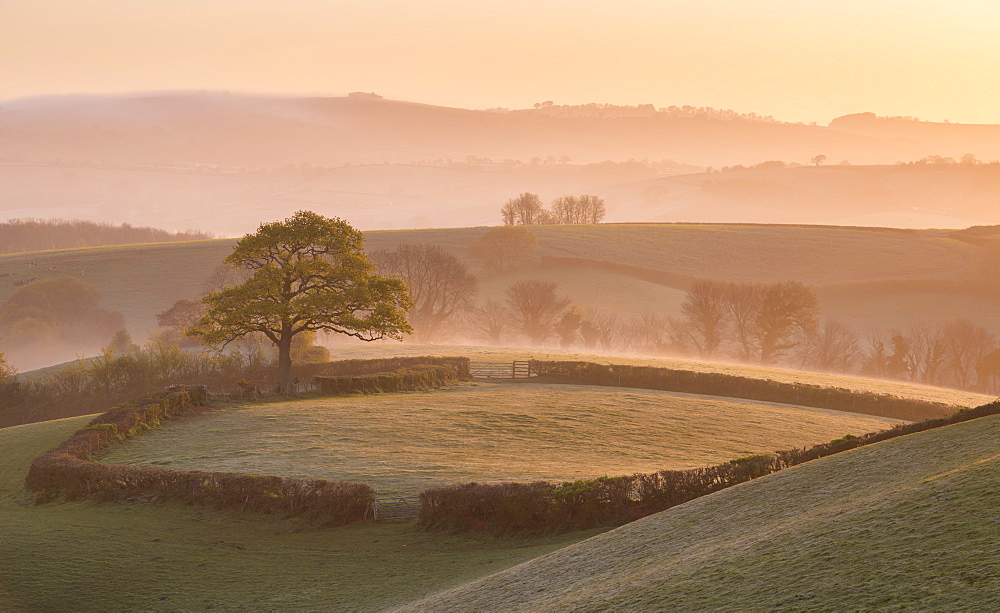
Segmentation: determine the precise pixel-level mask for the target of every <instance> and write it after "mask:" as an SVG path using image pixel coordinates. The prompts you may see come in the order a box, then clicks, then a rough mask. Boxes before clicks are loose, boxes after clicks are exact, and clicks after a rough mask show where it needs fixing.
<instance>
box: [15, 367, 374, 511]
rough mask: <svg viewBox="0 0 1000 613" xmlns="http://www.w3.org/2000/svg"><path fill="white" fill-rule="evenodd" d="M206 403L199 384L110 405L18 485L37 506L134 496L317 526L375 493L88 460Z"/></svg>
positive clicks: (340, 485) (363, 507)
mask: <svg viewBox="0 0 1000 613" xmlns="http://www.w3.org/2000/svg"><path fill="white" fill-rule="evenodd" d="M206 397H207V393H206V391H205V388H204V387H203V386H196V387H186V388H173V389H171V390H169V391H167V392H163V393H160V394H157V395H154V396H152V397H149V398H147V399H146V400H144V401H143V402H141V403H140V404H139V405H138V406H134V405H121V406H119V407H115V408H113V409H111V410H110V411H108V412H107V413H104V414H103V415H100V416H98V417H97V418H95V419H94V420H93V421H91V422H90V423H89V424H88V425H87V427H85V428H83V429H82V430H79V431H77V432H76V433H75V434H74V435H73V436H71V437H70V438H69V439H68V440H66V441H65V442H63V443H62V444H61V445H59V446H58V447H56V448H55V449H53V450H51V451H49V452H48V453H46V454H44V455H42V456H41V457H39V458H38V459H36V460H35V461H34V462H33V463H32V465H31V468H30V469H29V471H28V476H27V479H26V480H25V484H26V485H27V487H28V489H30V490H32V491H34V492H35V493H36V501H37V502H45V501H47V500H50V499H53V498H56V497H59V496H63V497H66V498H68V499H70V500H73V499H78V498H93V499H97V500H124V499H128V498H142V499H144V500H151V499H157V500H175V501H181V502H186V503H189V504H203V505H213V506H216V507H218V508H222V509H232V510H246V511H258V512H264V513H275V514H286V515H295V516H300V517H306V518H308V519H310V520H314V521H316V522H317V523H321V524H323V525H339V524H345V523H348V522H352V521H357V520H361V519H364V516H365V512H366V511H367V509H368V505H369V503H370V502H371V498H372V496H373V495H374V493H375V491H374V490H373V489H372V488H371V487H370V486H368V485H365V484H363V483H345V482H334V481H326V480H324V479H293V478H287V477H276V476H271V475H251V474H242V473H217V472H207V471H197V470H172V469H168V468H158V467H152V466H127V465H117V464H103V463H100V462H97V461H95V460H94V459H93V458H94V456H95V455H96V454H98V453H99V452H101V451H104V450H106V449H107V448H108V447H110V446H111V445H114V444H116V443H119V442H121V441H124V440H126V439H129V438H131V437H133V436H135V435H136V434H138V433H140V432H142V431H144V430H147V429H150V428H153V427H155V426H157V425H158V424H159V423H160V422H162V421H163V420H164V419H168V418H171V417H174V416H177V415H180V414H183V413H185V412H187V411H189V410H190V409H192V408H194V407H196V406H200V405H203V404H204V403H205V401H206Z"/></svg>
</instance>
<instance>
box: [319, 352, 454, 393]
mask: <svg viewBox="0 0 1000 613" xmlns="http://www.w3.org/2000/svg"><path fill="white" fill-rule="evenodd" d="M418 359H419V358H418ZM470 379H472V375H471V374H470V372H469V359H468V358H424V359H423V360H422V361H420V362H417V363H411V364H407V365H406V366H403V367H401V368H398V369H397V370H393V371H390V372H373V373H362V374H343V375H332V376H331V375H316V376H315V377H313V380H314V381H315V382H316V384H317V385H318V386H319V390H320V392H321V393H323V394H353V393H361V394H379V393H386V392H403V391H413V390H427V389H434V388H438V387H443V386H445V385H449V384H451V383H457V382H459V381H468V380H470Z"/></svg>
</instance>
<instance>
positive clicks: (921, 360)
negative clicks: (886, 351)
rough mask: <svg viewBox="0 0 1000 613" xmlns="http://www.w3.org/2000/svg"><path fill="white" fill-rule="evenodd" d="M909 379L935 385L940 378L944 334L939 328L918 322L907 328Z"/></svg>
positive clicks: (943, 352)
mask: <svg viewBox="0 0 1000 613" xmlns="http://www.w3.org/2000/svg"><path fill="white" fill-rule="evenodd" d="M904 336H905V338H906V350H907V358H906V363H907V365H908V366H909V374H910V378H911V379H912V380H914V381H919V382H921V383H926V384H928V385H933V384H935V383H936V382H937V381H938V379H939V378H940V376H941V366H942V364H943V363H944V358H945V342H944V340H945V339H944V334H943V331H942V329H941V327H940V326H938V325H934V324H931V323H928V322H918V323H913V324H910V325H909V326H907V330H906V333H905V335H904Z"/></svg>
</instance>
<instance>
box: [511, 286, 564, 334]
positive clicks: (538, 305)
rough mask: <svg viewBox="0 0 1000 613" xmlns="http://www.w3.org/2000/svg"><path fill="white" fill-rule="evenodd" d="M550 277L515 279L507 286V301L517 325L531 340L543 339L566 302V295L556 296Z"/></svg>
mask: <svg viewBox="0 0 1000 613" xmlns="http://www.w3.org/2000/svg"><path fill="white" fill-rule="evenodd" d="M557 287H558V285H557V284H556V283H554V282H552V281H537V280H531V281H518V282H517V283H514V284H513V285H511V286H510V287H509V288H507V304H508V305H509V306H510V308H511V310H512V311H514V314H515V317H516V318H517V319H518V326H519V327H520V329H521V331H522V332H524V333H525V334H526V335H527V336H528V338H529V339H530V340H531V342H532V343H535V344H540V343H544V342H545V339H547V338H548V337H549V336H550V335H551V334H552V327H553V325H554V324H555V322H556V321H557V320H558V319H559V317H560V316H561V315H562V312H563V309H565V308H566V307H567V306H569V303H570V299H569V298H564V297H561V296H558V295H557V294H556V288H557Z"/></svg>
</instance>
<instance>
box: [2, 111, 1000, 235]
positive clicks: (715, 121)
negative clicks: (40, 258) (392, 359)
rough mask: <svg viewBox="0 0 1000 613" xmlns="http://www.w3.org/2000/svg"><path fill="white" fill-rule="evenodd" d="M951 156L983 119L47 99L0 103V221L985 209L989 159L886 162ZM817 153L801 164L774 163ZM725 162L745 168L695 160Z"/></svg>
mask: <svg viewBox="0 0 1000 613" xmlns="http://www.w3.org/2000/svg"><path fill="white" fill-rule="evenodd" d="M967 154H972V155H973V156H977V157H976V159H978V160H983V161H987V162H988V161H989V160H993V159H998V158H1000V127H998V126H969V125H959V124H930V123H926V122H915V121H908V120H900V119H884V118H876V117H873V116H871V117H870V116H869V114H861V115H858V116H846V117H843V118H839V119H837V120H835V121H834V122H832V123H831V125H830V126H816V125H803V124H795V123H785V122H780V121H774V120H772V119H769V118H760V117H757V116H755V115H753V114H740V113H735V112H732V111H717V110H714V109H693V108H691V107H667V108H664V109H659V110H658V109H655V108H653V107H652V106H651V105H642V106H638V107H613V106H609V105H579V106H572V107H569V106H567V107H563V106H559V105H553V106H546V107H541V108H537V109H522V110H512V111H507V110H468V109H456V108H448V107H440V106H431V105H425V104H417V103H412V102H403V101H395V100H383V99H381V98H379V97H378V96H371V95H367V96H349V97H332V98H291V97H289V98H279V97H266V96H252V95H229V94H220V93H178V92H174V93H161V94H144V95H130V96H126V95H121V96H62V97H59V96H52V97H41V98H27V99H20V100H12V101H6V102H0V219H4V218H7V219H11V218H17V217H46V218H58V217H61V218H74V219H86V220H91V221H98V222H114V223H121V222H128V223H131V224H132V225H140V226H142V225H150V224H152V225H155V226H158V227H163V228H166V229H169V230H187V229H189V228H198V229H200V230H203V231H207V232H212V233H214V234H217V235H235V234H240V233H244V232H247V231H249V230H252V229H253V228H254V227H255V225H256V223H257V222H258V221H259V220H262V219H275V218H280V217H287V216H288V215H290V214H291V213H293V212H294V211H296V210H298V209H303V208H305V209H310V210H317V211H320V212H322V213H324V214H327V215H338V216H341V217H345V218H347V219H350V220H351V221H352V222H353V223H354V224H355V225H357V226H359V227H362V228H365V229H392V228H413V227H460V226H474V225H490V224H495V223H498V222H499V215H498V213H497V211H498V209H499V206H500V205H501V204H502V203H503V202H504V201H505V200H507V199H508V198H510V197H511V196H513V195H516V194H518V193H521V192H526V191H527V192H533V193H538V194H539V195H540V196H541V197H542V198H543V199H544V200H546V201H549V200H551V199H553V198H556V197H558V196H562V195H567V194H583V193H590V194H596V195H598V196H601V197H603V198H605V199H606V200H607V201H608V203H609V207H608V211H609V216H608V221H619V222H625V221H628V222H642V221H704V222H717V221H724V222H732V221H737V222H760V223H819V224H837V225H841V224H842V225H867V226H897V227H918V228H927V227H953V228H957V227H965V226H969V225H983V224H996V223H1000V209H997V207H995V206H991V203H992V202H995V201H996V196H997V193H998V192H1000V188H998V187H997V185H998V181H997V175H998V172H997V168H996V167H994V166H991V165H982V166H974V165H970V164H950V165H941V166H935V167H933V168H929V167H925V168H915V167H910V166H905V167H897V166H895V164H896V163H897V162H901V161H902V162H912V161H915V160H921V159H935V160H947V159H948V158H952V159H954V160H961V159H962V158H963V156H966V155H967ZM818 155H823V156H826V161H825V164H824V165H823V166H822V167H820V168H811V167H810V168H800V167H786V165H787V166H800V165H802V164H807V165H808V164H809V163H810V160H811V159H812V158H814V157H816V156H818ZM969 159H971V158H969ZM845 161H847V162H850V163H851V164H854V166H850V167H848V166H840V164H841V163H842V162H845ZM762 162H767V163H766V164H763V165H760V166H757V165H759V164H760V163H762ZM862 165H866V166H862ZM734 166H736V167H739V166H745V167H747V168H742V169H737V170H731V171H729V172H723V173H718V172H713V173H711V174H704V173H701V171H703V170H704V169H705V168H706V167H712V168H714V169H715V170H718V169H720V168H724V167H734ZM754 166H756V167H754ZM939 171H940V172H939ZM680 175H683V176H680Z"/></svg>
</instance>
